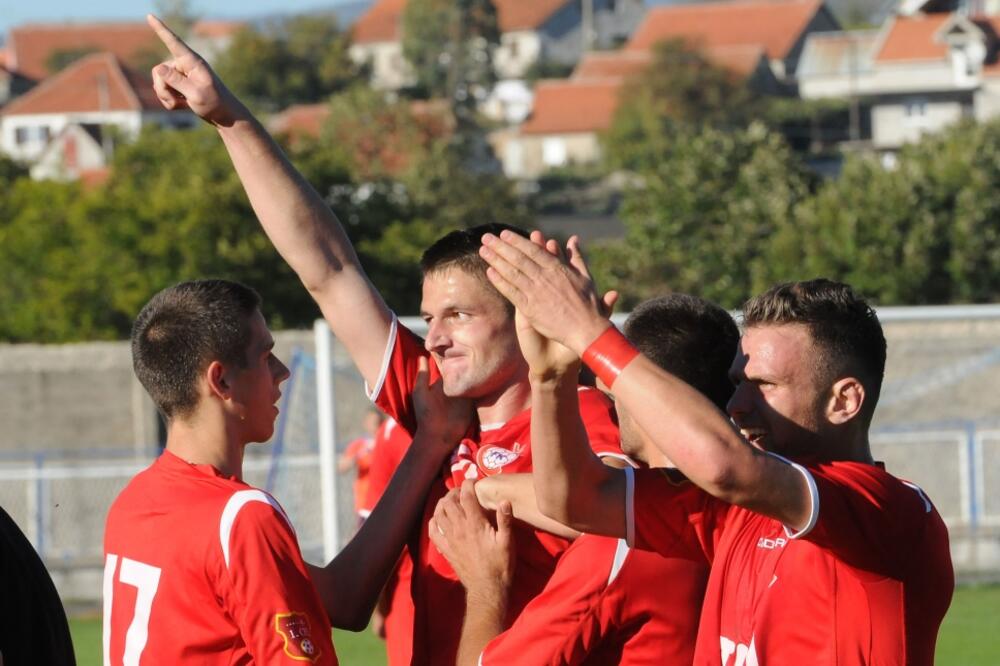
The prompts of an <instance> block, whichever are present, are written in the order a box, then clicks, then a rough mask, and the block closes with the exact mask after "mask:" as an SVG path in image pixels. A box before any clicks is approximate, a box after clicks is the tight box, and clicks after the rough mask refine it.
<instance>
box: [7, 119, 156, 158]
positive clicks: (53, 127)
mask: <svg viewBox="0 0 1000 666" xmlns="http://www.w3.org/2000/svg"><path fill="white" fill-rule="evenodd" d="M70 123H78V124H86V123H92V124H95V125H114V126H116V127H118V128H119V129H120V130H121V131H122V132H123V133H125V134H126V135H127V136H131V137H134V136H137V135H138V134H139V129H140V128H141V127H142V114H141V113H140V112H138V111H94V112H90V113H49V114H37V115H23V116H21V115H14V116H3V120H2V124H0V149H2V150H3V151H4V152H5V153H7V154H8V155H10V156H11V157H13V158H14V159H17V160H25V161H29V162H30V161H32V160H35V159H37V158H38V157H39V156H40V155H41V154H42V151H43V150H44V149H45V146H46V144H47V143H48V139H46V140H45V141H38V140H34V141H31V142H29V143H24V144H21V145H20V146H19V145H17V130H18V129H19V128H26V129H37V128H42V127H47V128H48V130H49V136H48V138H49V139H50V138H52V137H54V136H56V135H57V134H59V133H60V132H61V131H62V130H63V129H64V128H65V127H66V125H68V124H70Z"/></svg>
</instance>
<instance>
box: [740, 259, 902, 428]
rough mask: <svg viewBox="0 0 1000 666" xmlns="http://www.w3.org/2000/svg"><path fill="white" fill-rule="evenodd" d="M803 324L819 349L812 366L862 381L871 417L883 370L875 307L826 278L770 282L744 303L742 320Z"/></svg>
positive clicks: (826, 374) (882, 347)
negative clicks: (769, 286) (764, 289)
mask: <svg viewBox="0 0 1000 666" xmlns="http://www.w3.org/2000/svg"><path fill="white" fill-rule="evenodd" d="M769 324H803V325H804V326H806V327H807V328H808V330H809V334H810V335H811V336H812V339H813V341H814V342H815V343H816V346H817V347H818V348H819V350H820V355H819V358H817V368H818V369H819V370H820V372H822V373H823V374H824V378H825V379H828V380H830V381H831V382H832V381H835V380H836V379H837V378H839V377H843V376H846V375H852V376H856V377H857V378H858V379H859V380H861V382H862V385H863V386H864V387H865V390H866V392H867V393H868V395H869V397H870V401H869V400H866V401H865V402H866V403H867V404H865V405H864V407H863V412H862V413H863V414H864V415H865V417H866V421H867V422H870V421H871V417H872V415H873V414H874V413H875V405H876V404H877V403H878V397H879V392H880V391H881V390H882V378H883V376H884V375H885V351H886V344H885V335H884V334H883V333H882V325H881V324H880V323H879V320H878V316H877V315H876V314H875V310H874V308H872V306H871V305H869V304H868V301H866V300H865V299H864V298H862V297H861V296H860V295H858V293H857V292H855V291H854V290H853V289H852V288H851V287H850V286H849V285H847V284H844V283H843V282H835V281H833V280H827V279H825V278H818V279H815V280H807V281H804V282H785V283H782V284H778V285H775V286H773V287H771V288H770V289H768V290H767V291H765V292H764V293H763V294H760V295H759V296H755V297H753V298H751V299H750V300H748V301H747V302H746V303H745V304H744V305H743V325H744V326H745V327H747V328H751V327H753V326H766V325H769Z"/></svg>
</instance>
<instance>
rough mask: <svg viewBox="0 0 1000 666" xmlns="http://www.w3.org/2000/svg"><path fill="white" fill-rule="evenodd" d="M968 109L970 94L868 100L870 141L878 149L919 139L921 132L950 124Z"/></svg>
mask: <svg viewBox="0 0 1000 666" xmlns="http://www.w3.org/2000/svg"><path fill="white" fill-rule="evenodd" d="M915 109H920V111H919V112H917V111H915ZM972 113H973V109H972V96H971V95H969V94H962V93H958V94H955V95H954V96H951V95H949V96H947V97H944V96H929V95H913V96H910V97H902V98H900V97H897V98H890V99H883V100H880V101H877V102H873V103H872V143H873V144H874V146H875V147H876V148H879V149H892V148H899V147H900V146H902V145H903V144H905V143H912V142H916V141H919V140H920V138H921V137H922V136H923V135H924V134H927V133H933V132H938V131H940V130H942V129H944V128H945V127H947V126H949V125H953V124H954V123H957V122H958V121H959V120H961V119H962V118H965V117H968V116H971V115H972Z"/></svg>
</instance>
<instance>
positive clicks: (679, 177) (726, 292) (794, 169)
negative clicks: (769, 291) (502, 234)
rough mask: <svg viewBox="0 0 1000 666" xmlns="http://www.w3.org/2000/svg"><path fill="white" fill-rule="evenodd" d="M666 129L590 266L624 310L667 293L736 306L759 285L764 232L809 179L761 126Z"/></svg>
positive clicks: (782, 218) (785, 214)
mask: <svg viewBox="0 0 1000 666" xmlns="http://www.w3.org/2000/svg"><path fill="white" fill-rule="evenodd" d="M672 134H673V141H672V143H671V145H670V147H669V148H665V149H664V150H663V152H661V153H660V155H659V159H658V160H657V162H656V164H655V165H652V166H646V167H644V168H643V169H641V170H639V171H638V172H637V174H636V182H635V183H634V184H633V185H632V186H631V187H630V188H629V189H628V190H627V191H626V192H625V197H624V202H623V204H622V208H621V211H620V217H621V219H622V222H623V223H624V225H625V229H626V234H625V238H624V240H623V241H620V242H618V243H613V244H610V245H606V246H603V247H598V248H595V252H594V255H595V256H594V271H595V274H596V276H597V278H598V281H599V282H600V283H601V284H602V286H604V287H606V288H615V289H618V290H619V291H621V292H622V295H623V306H624V307H626V308H628V307H632V306H634V305H635V304H636V303H637V302H638V301H641V300H644V299H646V298H649V297H652V296H655V295H658V294H663V293H666V292H670V291H685V292H690V293H695V294H698V295H700V296H703V297H705V298H709V299H711V300H714V301H717V302H718V303H721V304H723V305H725V306H727V307H735V306H737V305H738V304H739V303H740V302H742V301H743V300H744V299H745V298H746V297H747V296H749V295H750V294H751V293H753V292H755V291H757V290H759V289H760V288H762V287H763V286H764V280H765V278H766V276H767V272H766V270H765V268H766V267H765V265H764V257H765V254H766V252H767V250H768V247H769V242H770V236H771V234H772V233H773V232H774V231H775V230H776V229H778V228H781V227H783V226H786V225H788V224H790V222H789V221H790V219H791V218H792V215H793V212H794V210H795V206H796V205H797V204H798V202H799V201H801V200H802V199H803V198H804V197H806V196H807V195H808V192H809V186H810V179H809V177H808V176H807V174H806V173H805V172H804V170H803V169H802V167H801V165H800V164H799V162H798V160H797V159H796V158H795V157H794V155H793V154H792V152H791V151H790V150H789V148H788V146H787V145H786V144H785V142H784V140H783V139H782V138H781V136H780V135H779V134H777V133H775V132H772V131H770V130H768V129H767V128H766V127H765V126H764V125H762V124H753V125H751V126H750V127H749V128H747V129H741V130H734V131H726V130H721V129H718V128H713V127H703V128H700V129H699V128H692V127H687V128H683V127H680V126H678V127H677V128H674V130H673V132H672Z"/></svg>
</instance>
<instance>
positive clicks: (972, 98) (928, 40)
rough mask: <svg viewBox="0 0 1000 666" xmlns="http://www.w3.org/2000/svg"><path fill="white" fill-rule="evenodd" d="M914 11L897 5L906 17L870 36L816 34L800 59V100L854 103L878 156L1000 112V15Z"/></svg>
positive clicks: (890, 21)
mask: <svg viewBox="0 0 1000 666" xmlns="http://www.w3.org/2000/svg"><path fill="white" fill-rule="evenodd" d="M911 5H912V6H911ZM915 6H916V5H915V4H914V3H903V5H902V11H906V12H907V13H899V14H897V15H895V16H892V17H890V18H889V19H888V20H887V21H886V22H885V24H884V25H883V26H882V27H881V29H879V30H878V31H875V32H864V33H843V34H841V35H839V36H837V35H815V36H813V37H812V38H811V39H810V40H809V42H808V43H807V44H806V48H805V49H804V53H803V56H802V60H801V67H800V70H799V74H798V78H799V85H800V91H801V94H802V96H803V97H805V98H822V97H841V98H849V99H854V100H857V103H858V104H859V106H860V107H861V112H862V113H864V114H865V116H866V120H867V122H868V123H869V124H870V127H871V131H870V137H868V136H866V137H862V138H864V139H870V142H871V146H872V147H873V148H874V149H875V150H877V151H880V152H891V151H894V150H896V149H898V148H900V147H901V146H902V145H903V144H906V143H909V142H912V141H917V140H919V139H920V137H922V136H923V135H924V134H926V133H928V132H936V131H938V130H940V129H942V128H944V127H947V126H948V125H951V124H954V123H956V122H958V121H959V120H962V119H963V118H975V119H978V120H987V119H990V118H994V117H996V116H998V115H1000V16H998V15H996V14H993V15H977V16H968V15H966V14H965V13H963V12H957V11H933V12H923V11H912V10H913V7H915ZM920 6H921V7H924V8H927V7H930V8H936V7H937V6H945V7H947V6H948V5H947V3H933V2H929V1H928V2H925V3H922V4H921V5H920ZM998 9H1000V8H998Z"/></svg>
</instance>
